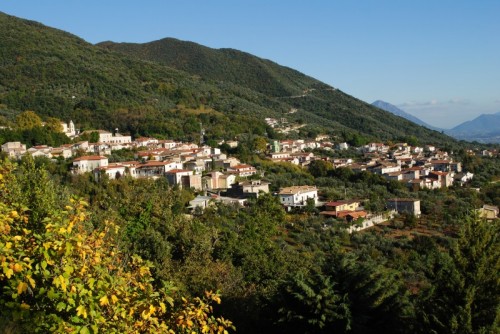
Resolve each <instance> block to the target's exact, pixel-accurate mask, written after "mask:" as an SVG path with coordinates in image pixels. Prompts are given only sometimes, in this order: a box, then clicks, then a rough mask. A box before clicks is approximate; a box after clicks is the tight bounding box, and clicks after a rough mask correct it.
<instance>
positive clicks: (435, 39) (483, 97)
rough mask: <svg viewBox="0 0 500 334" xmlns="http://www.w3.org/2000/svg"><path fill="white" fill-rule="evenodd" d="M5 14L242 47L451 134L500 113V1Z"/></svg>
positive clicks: (95, 31)
mask: <svg viewBox="0 0 500 334" xmlns="http://www.w3.org/2000/svg"><path fill="white" fill-rule="evenodd" d="M0 11H3V12H5V13H7V14H10V15H15V16H18V17H22V18H26V19H31V20H35V21H39V22H41V23H43V24H45V25H48V26H51V27H55V28H59V29H62V30H65V31H68V32H70V33H73V34H75V35H78V36H80V37H82V38H84V39H85V40H87V41H89V42H91V43H97V42H101V41H105V40H112V41H115V42H148V41H152V40H157V39H160V38H164V37H174V38H178V39H182V40H189V41H193V42H196V43H200V44H203V45H206V46H209V47H213V48H223V47H224V48H234V49H239V50H242V51H246V52H249V53H252V54H254V55H257V56H259V57H263V58H267V59H271V60H273V61H275V62H277V63H279V64H281V65H285V66H289V67H292V68H294V69H297V70H299V71H301V72H303V73H305V74H307V75H310V76H312V77H315V78H317V79H319V80H321V81H323V82H326V83H328V84H330V85H332V86H334V87H337V88H339V89H341V90H342V91H344V92H346V93H348V94H350V95H353V96H355V97H357V98H359V99H361V100H364V101H366V102H369V103H371V102H373V101H375V100H377V99H381V100H384V101H387V102H389V103H392V104H395V105H397V106H399V107H400V108H402V109H403V110H405V111H407V112H409V113H411V114H413V115H415V116H417V117H419V118H421V119H422V120H424V121H426V122H428V123H430V124H432V125H435V126H440V127H444V128H450V127H453V126H455V125H457V124H459V123H461V122H463V121H466V120H470V119H472V118H475V117H476V116H478V115H480V114H483V113H495V112H499V111H500V18H499V14H500V1H499V0H481V1H472V0H470V1H463V0H454V1H449V0H437V1H436V0H419V1H410V0H393V1H389V0H387V1H385V0H378V1H375V0H313V1H304V0H302V1H298V0H286V1H277V0H275V1H273V0H253V1H252V0H245V1H238V0H232V1H229V0H211V1H207V0H204V1H201V0H200V1H189V0H184V1H179V0H177V1H173V0H172V1H171V0H163V1H161V0H143V1H128V0H121V1H116V0H86V1H83V0H80V1H79V0H50V1H40V0H24V1H20V0H3V1H2V3H0Z"/></svg>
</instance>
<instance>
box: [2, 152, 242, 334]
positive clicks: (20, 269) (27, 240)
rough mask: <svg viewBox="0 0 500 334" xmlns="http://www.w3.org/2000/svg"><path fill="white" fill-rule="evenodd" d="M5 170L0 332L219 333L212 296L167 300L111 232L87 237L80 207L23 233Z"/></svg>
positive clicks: (23, 213) (107, 226)
mask: <svg viewBox="0 0 500 334" xmlns="http://www.w3.org/2000/svg"><path fill="white" fill-rule="evenodd" d="M13 168H14V167H13V166H12V165H11V164H9V163H6V162H2V163H0V268H1V271H0V309H1V310H2V313H1V315H0V331H2V332H4V331H7V330H9V331H12V332H19V333H34V332H58V333H61V332H65V333H91V332H92V333H98V332H105V333H110V332H113V333H117V332H118V333H125V332H127V333H145V332H148V333H160V332H162V333H167V332H175V333H222V332H223V331H224V330H226V329H229V328H232V324H231V322H230V321H227V320H225V319H223V318H221V317H217V318H216V317H215V316H213V315H212V311H213V309H212V306H211V304H212V303H220V297H219V295H218V294H217V293H213V292H207V293H206V294H205V296H204V297H202V298H194V299H193V300H192V301H188V300H187V299H185V298H182V302H180V303H178V302H176V301H175V300H174V297H175V294H174V292H173V291H174V287H173V286H172V285H171V284H168V283H158V282H154V281H153V279H152V275H151V269H152V266H151V264H150V263H149V262H146V261H144V260H142V259H141V258H140V257H139V256H137V255H132V256H131V257H128V256H126V254H124V253H123V252H122V251H121V250H120V248H119V247H118V244H117V242H116V240H117V234H118V230H119V228H118V226H117V225H115V224H114V223H112V222H105V223H103V228H102V229H100V230H94V229H93V228H92V226H91V224H90V222H89V218H88V216H87V213H86V209H85V207H86V205H87V204H86V203H85V202H82V201H79V200H71V201H70V202H69V203H68V205H66V206H65V208H64V210H60V209H54V210H53V211H52V212H50V213H49V215H48V216H47V217H45V219H44V220H43V222H42V223H43V225H44V226H43V229H40V231H37V232H35V231H32V230H30V229H28V228H27V227H29V225H28V223H29V221H30V215H29V212H30V208H29V206H24V205H22V204H19V203H20V202H19V199H17V200H16V198H13V196H12V194H11V195H9V196H6V194H8V193H9V191H10V189H11V186H12V185H13V184H15V183H16V177H15V176H14V175H13V174H12V170H13Z"/></svg>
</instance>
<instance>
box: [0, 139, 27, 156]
mask: <svg viewBox="0 0 500 334" xmlns="http://www.w3.org/2000/svg"><path fill="white" fill-rule="evenodd" d="M2 152H5V153H7V154H8V155H9V157H10V158H16V159H19V158H20V157H21V156H22V155H23V154H25V153H26V145H24V144H21V142H18V141H14V142H12V141H11V142H7V143H5V144H3V145H2Z"/></svg>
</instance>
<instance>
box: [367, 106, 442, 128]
mask: <svg viewBox="0 0 500 334" xmlns="http://www.w3.org/2000/svg"><path fill="white" fill-rule="evenodd" d="M372 106H375V107H377V108H380V109H382V110H385V111H388V112H390V113H392V114H394V115H396V116H399V117H403V118H404V119H407V120H409V121H411V122H413V123H415V124H418V125H422V126H425V127H426V128H428V129H431V130H435V131H443V129H440V128H437V127H435V126H432V125H429V124H427V123H425V122H424V121H422V120H421V119H419V118H417V117H415V116H413V115H412V114H409V113H407V112H406V111H403V110H401V109H399V108H398V107H396V106H395V105H393V104H390V103H388V102H385V101H382V100H377V101H375V102H373V103H372Z"/></svg>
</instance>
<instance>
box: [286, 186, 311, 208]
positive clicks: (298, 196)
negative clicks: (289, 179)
mask: <svg viewBox="0 0 500 334" xmlns="http://www.w3.org/2000/svg"><path fill="white" fill-rule="evenodd" d="M279 198H280V203H281V204H282V205H284V206H288V207H291V206H305V205H306V204H307V200H308V199H309V198H312V199H313V200H314V205H316V204H317V203H318V189H317V188H316V187H314V186H293V187H287V188H283V189H281V191H280V192H279Z"/></svg>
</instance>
